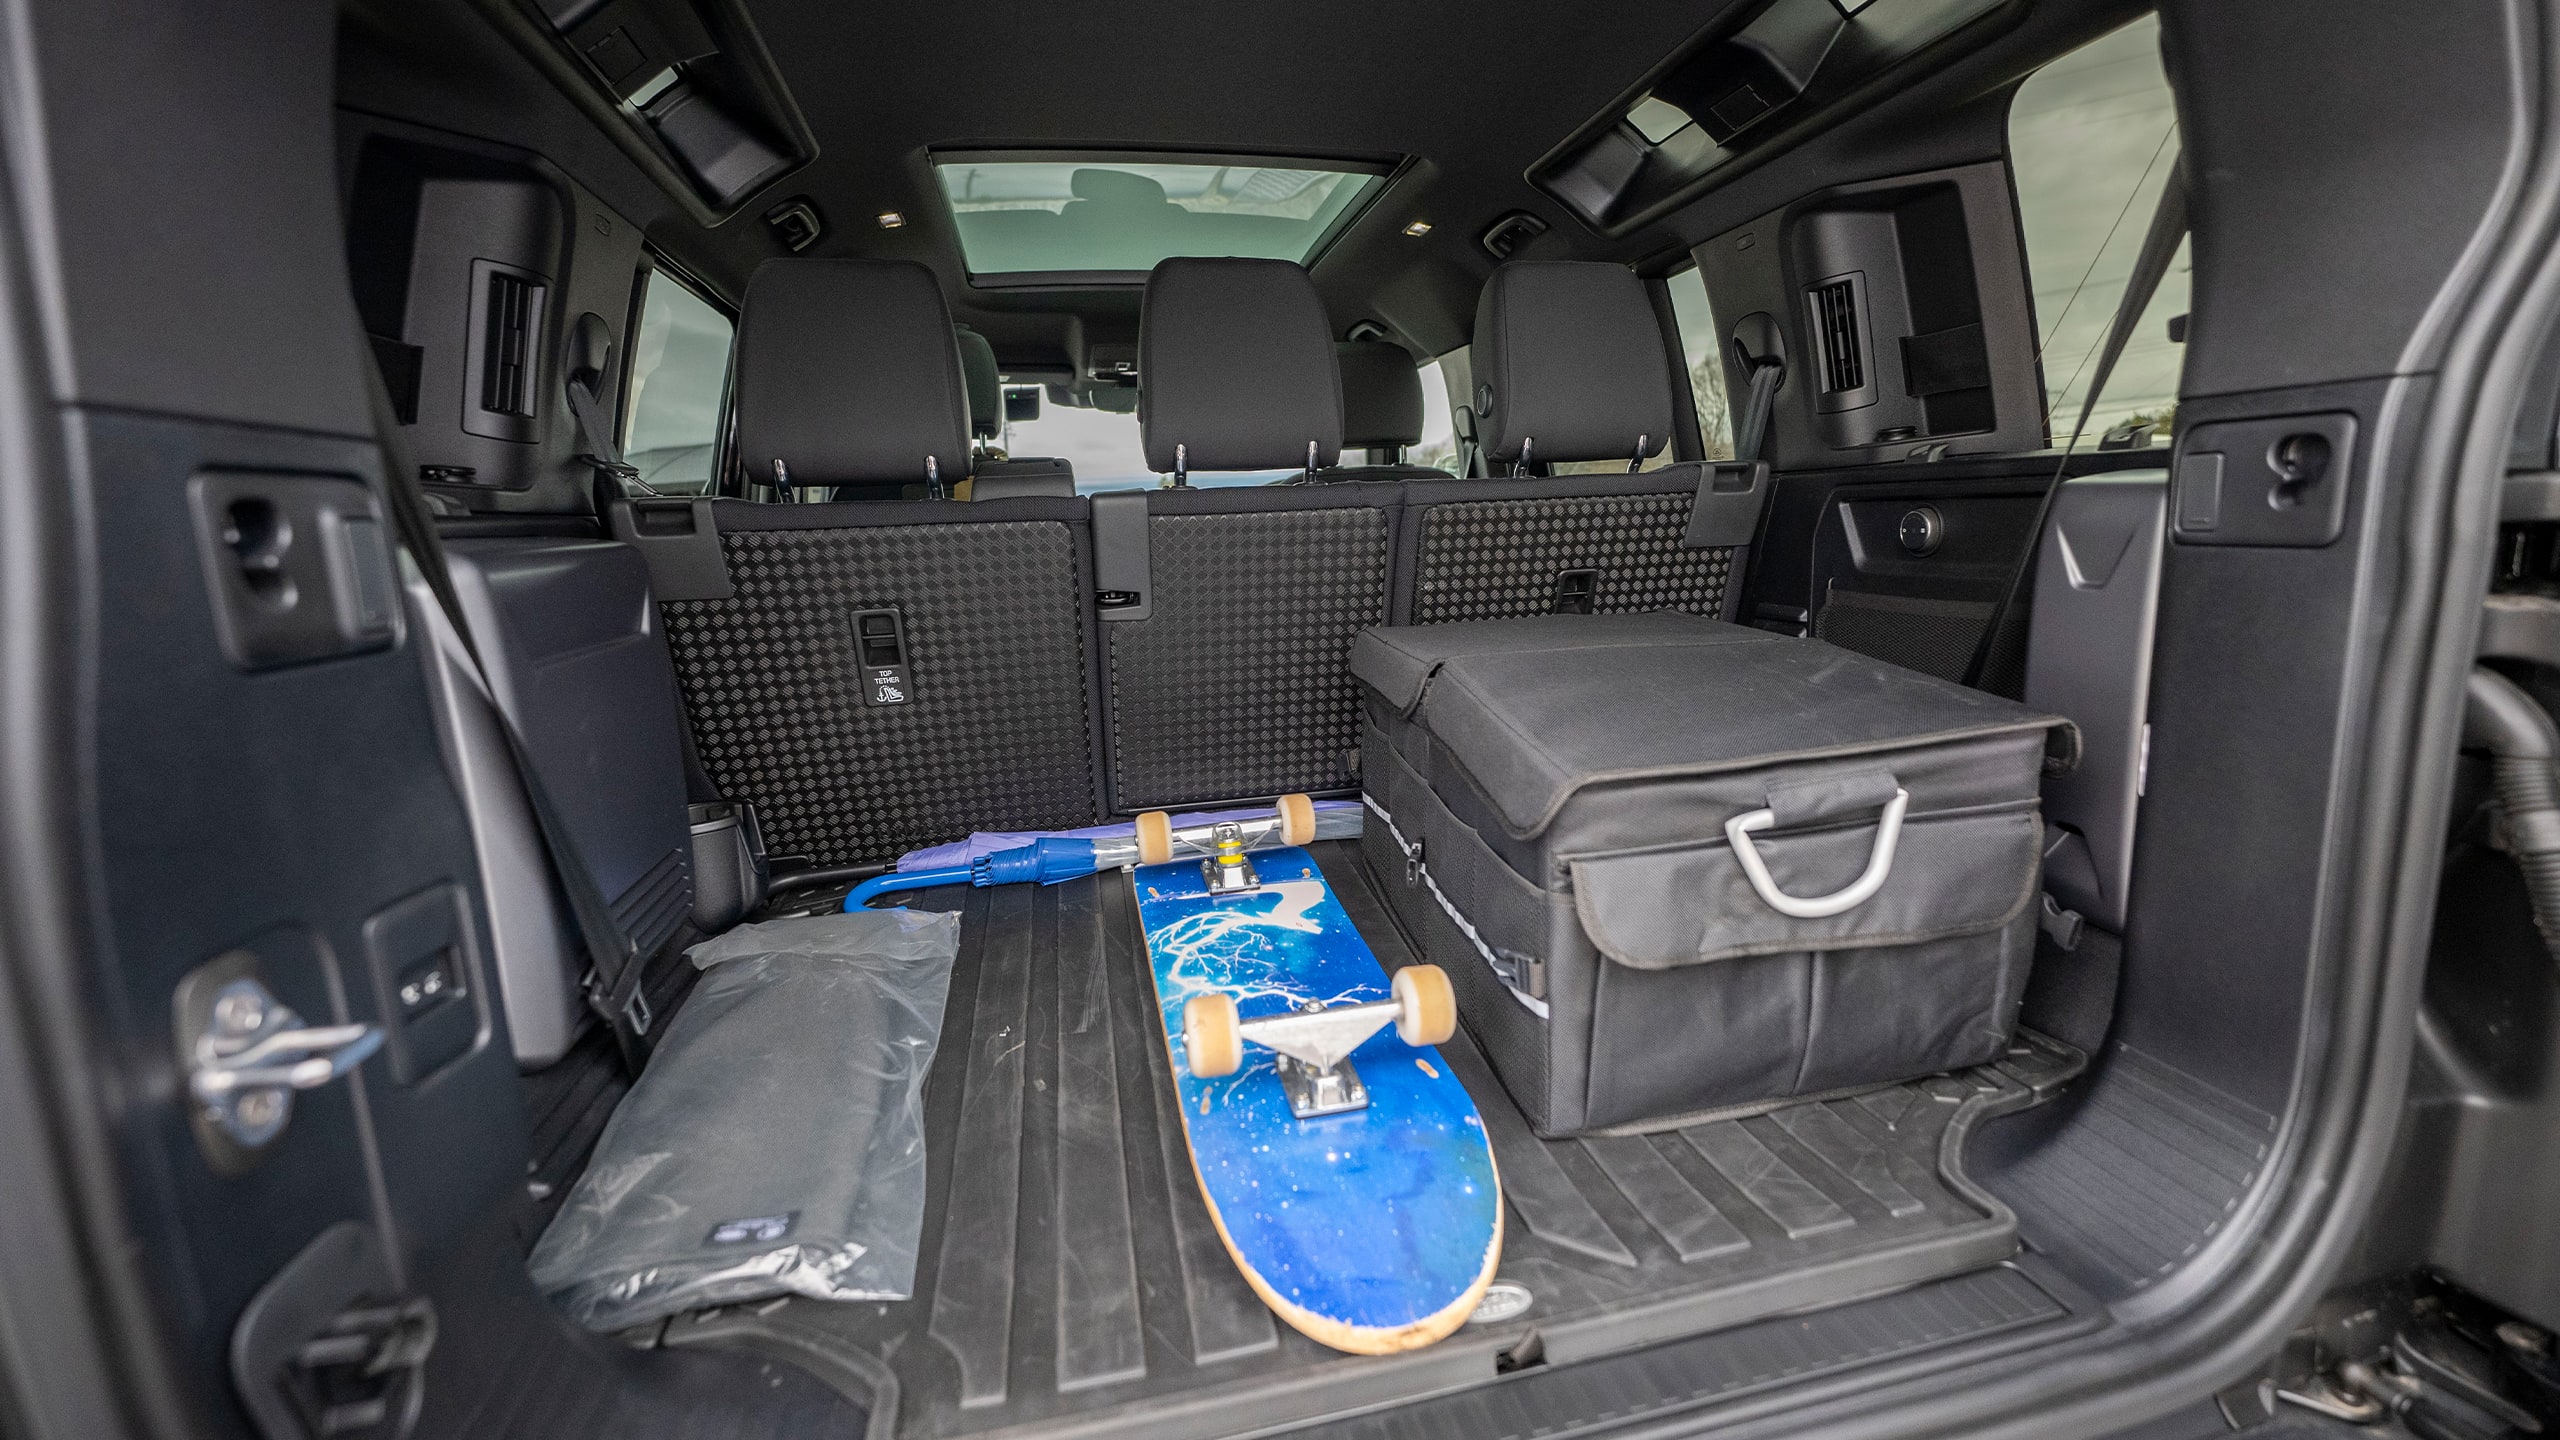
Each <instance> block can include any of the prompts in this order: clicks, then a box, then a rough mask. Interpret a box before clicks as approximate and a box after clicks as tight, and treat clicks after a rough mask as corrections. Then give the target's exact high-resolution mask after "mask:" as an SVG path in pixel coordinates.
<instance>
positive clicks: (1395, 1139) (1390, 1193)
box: [1135, 847, 1502, 1355]
mask: <svg viewBox="0 0 2560 1440" xmlns="http://www.w3.org/2000/svg"><path fill="white" fill-rule="evenodd" d="M1253 861H1254V866H1255V869H1256V871H1257V872H1258V874H1259V877H1260V880H1261V884H1260V887H1259V888H1258V889H1256V890H1254V891H1252V892H1250V893H1248V894H1243V895H1230V896H1219V897H1212V896H1211V895H1210V894H1209V892H1208V887H1207V883H1206V882H1205V881H1204V880H1203V878H1202V876H1201V865H1200V862H1198V861H1197V860H1175V861H1172V862H1170V863H1167V864H1162V865H1144V866H1140V867H1138V869H1137V870H1136V872H1135V882H1136V887H1137V895H1138V918H1139V923H1140V924H1141V925H1142V926H1143V927H1144V928H1145V931H1146V937H1147V951H1148V955H1149V958H1150V959H1151V961H1152V963H1153V969H1154V974H1155V982H1156V1000H1157V1004H1158V1007H1159V1010H1160V1012H1161V1016H1162V1019H1163V1022H1164V1025H1165V1037H1166V1049H1167V1051H1168V1053H1169V1054H1170V1055H1171V1057H1172V1061H1173V1083H1174V1088H1175V1090H1176V1091H1177V1093H1178V1094H1179V1095H1180V1097H1181V1101H1182V1124H1183V1130H1184V1135H1185V1138H1186V1139H1187V1140H1188V1141H1189V1143H1190V1148H1191V1161H1192V1168H1193V1170H1194V1171H1195V1172H1196V1174H1197V1175H1198V1177H1199V1181H1200V1193H1201V1195H1202V1196H1203V1197H1204V1198H1205V1199H1206V1200H1207V1201H1208V1204H1209V1214H1210V1218H1211V1219H1212V1220H1214V1221H1215V1222H1216V1224H1217V1227H1218V1235H1219V1238H1220V1239H1222V1240H1223V1241H1224V1242H1225V1243H1226V1247H1227V1253H1228V1254H1230V1255H1231V1256H1233V1257H1234V1259H1235V1262H1236V1267H1237V1268H1238V1269H1239V1270H1241V1271H1243V1272H1244V1277H1245V1279H1246V1281H1247V1282H1248V1283H1250V1284H1251V1285H1252V1286H1253V1289H1254V1291H1255V1293H1256V1294H1258V1295H1260V1296H1261V1297H1262V1300H1263V1302H1264V1303H1265V1304H1267V1305H1269V1306H1270V1307H1271V1308H1272V1310H1274V1311H1275V1312H1277V1313H1278V1314H1279V1316H1280V1317H1281V1318H1282V1319H1284V1320H1286V1321H1288V1322H1289V1323H1290V1324H1291V1325H1292V1326H1295V1327H1296V1328H1297V1329H1298V1330H1300V1331H1302V1332H1304V1333H1305V1334H1307V1335H1309V1336H1312V1337H1313V1338H1315V1339H1317V1340H1320V1341H1322V1342H1324V1343H1325V1344H1327V1345H1330V1346H1333V1347H1334V1348H1336V1349H1339V1350H1348V1351H1352V1352H1354V1353H1358V1354H1364V1355H1383V1354H1391V1353H1394V1352H1396V1351H1400V1350H1410V1349H1414V1348H1416V1347H1418V1346H1422V1345H1428V1344H1430V1343H1432V1342H1433V1341H1435V1340H1438V1339H1440V1338H1442V1337H1443V1336H1446V1335H1448V1334H1449V1333H1450V1332H1451V1331H1453V1330H1455V1329H1457V1328H1458V1327H1459V1326H1460V1325H1462V1324H1464V1323H1465V1322H1466V1319H1467V1316H1468V1315H1469V1314H1470V1313H1471V1312H1472V1311H1473V1310H1474V1309H1475V1306H1476V1302H1477V1301H1479V1300H1481V1299H1482V1298H1483V1297H1484V1292H1485V1287H1486V1285H1488V1284H1489V1283H1490V1282H1491V1281H1492V1279H1493V1271H1494V1266H1495V1264H1496V1263H1497V1262H1498V1261H1499V1260H1500V1259H1501V1256H1502V1191H1501V1185H1500V1182H1499V1180H1498V1178H1497V1176H1496V1175H1495V1172H1494V1164H1493V1151H1492V1149H1491V1147H1490V1145H1489V1144H1488V1143H1487V1141H1486V1138H1485V1129H1484V1122H1483V1120H1482V1119H1481V1118H1480V1117H1479V1116H1478V1115H1477V1114H1476V1107H1475V1101H1474V1100H1473V1099H1471V1098H1470V1097H1469V1096H1468V1094H1467V1091H1466V1088H1465V1087H1464V1086H1462V1085H1460V1084H1459V1083H1458V1081H1457V1078H1456V1076H1454V1075H1453V1074H1452V1073H1451V1072H1450V1070H1449V1067H1448V1066H1447V1065H1446V1064H1445V1063H1443V1062H1442V1061H1441V1059H1440V1056H1439V1052H1438V1051H1437V1050H1435V1049H1433V1048H1431V1047H1427V1046H1425V1047H1420V1048H1417V1047H1414V1046H1411V1045H1407V1044H1406V1043H1404V1041H1403V1040H1402V1039H1400V1038H1399V1037H1398V1035H1397V1033H1396V1029H1395V1027H1394V1026H1392V1025H1390V1026H1387V1027H1386V1028H1384V1029H1382V1030H1380V1031H1379V1032H1378V1033H1376V1034H1374V1035H1372V1036H1370V1037H1369V1038H1368V1039H1367V1040H1366V1041H1364V1042H1362V1043H1361V1044H1360V1046H1359V1048H1358V1049H1356V1050H1354V1051H1352V1052H1351V1063H1352V1065H1353V1066H1354V1067H1356V1069H1357V1071H1358V1075H1359V1079H1360V1081H1361V1084H1362V1086H1363V1087H1364V1088H1365V1090H1366V1093H1367V1096H1368V1104H1367V1106H1366V1107H1365V1108H1362V1109H1358V1110H1352V1111H1349V1112H1346V1113H1342V1114H1329V1115H1320V1116H1317V1117H1315V1118H1312V1119H1304V1120H1302V1119H1299V1118H1297V1117H1296V1116H1295V1115H1293V1114H1292V1113H1291V1110H1290V1103H1289V1099H1288V1096H1287V1095H1286V1093H1285V1092H1284V1089H1283V1087H1282V1084H1281V1080H1280V1077H1279V1074H1278V1070H1277V1064H1278V1057H1276V1056H1275V1055H1274V1054H1273V1053H1272V1052H1271V1051H1269V1050H1266V1049H1262V1048H1260V1047H1259V1046H1256V1047H1253V1048H1250V1049H1248V1050H1247V1051H1246V1052H1245V1055H1244V1063H1243V1065H1242V1067H1241V1068H1240V1069H1238V1070H1236V1071H1235V1073H1233V1074H1228V1075H1222V1076H1219V1077H1217V1078H1215V1079H1202V1078H1200V1077H1198V1076H1195V1075H1193V1074H1192V1073H1191V1068H1190V1066H1189V1064H1188V1063H1187V1059H1186V1056H1185V1054H1184V1048H1185V1047H1184V1041H1183V1007H1184V1005H1185V1003H1186V1002H1188V1001H1189V1000H1190V999H1191V998H1192V997H1193V996H1195V995H1200V994H1204V993H1210V992H1221V991H1222V992H1224V993H1226V994H1228V995H1231V996H1233V997H1234V998H1235V1002H1236V1009H1237V1013H1238V1014H1239V1015H1241V1017H1242V1018H1243V1019H1244V1020H1246V1021H1251V1020H1254V1019H1256V1018H1258V1017H1262V1016H1267V1015H1275V1014H1279V1013H1281V1012H1284V1011H1287V1010H1289V1009H1291V1008H1292V1007H1294V1006H1298V1005H1302V1004H1304V1003H1305V1002H1307V1001H1311V1000H1312V1001H1317V1002H1321V1003H1323V1004H1327V1005H1339V1004H1348V1003H1356V1002H1362V1001H1379V1000H1385V999H1387V998H1388V993H1389V986H1388V981H1387V975H1386V972H1385V970H1384V969H1383V968H1382V967H1381V966H1380V965H1379V964H1378V960H1377V957H1376V956H1375V955H1373V954H1371V953H1370V950H1369V947H1368V944H1367V943H1366V942H1365V941H1363V940H1362V939H1361V938H1360V935H1359V932H1358V931H1357V930H1355V929H1354V928H1353V927H1352V924H1351V917H1350V916H1349V915H1347V914H1345V913H1344V912H1343V909H1342V905H1341V903H1340V902H1339V901H1337V900H1335V899H1334V896H1333V891H1332V889H1331V888H1330V887H1329V886H1327V885H1326V884H1325V881H1324V876H1323V873H1322V872H1321V871H1319V870H1318V869H1317V868H1316V863H1315V860H1314V858H1313V857H1311V856H1309V855H1308V854H1307V852H1306V851H1304V850H1301V849H1297V848H1295V847H1283V848H1278V849H1269V850H1257V851H1255V852H1254V854H1253Z"/></svg>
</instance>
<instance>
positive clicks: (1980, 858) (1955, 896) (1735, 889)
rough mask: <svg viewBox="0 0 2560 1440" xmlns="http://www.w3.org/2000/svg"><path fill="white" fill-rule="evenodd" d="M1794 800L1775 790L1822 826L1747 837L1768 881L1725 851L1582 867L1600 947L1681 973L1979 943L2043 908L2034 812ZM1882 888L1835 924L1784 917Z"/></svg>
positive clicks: (1827, 919)
mask: <svg viewBox="0 0 2560 1440" xmlns="http://www.w3.org/2000/svg"><path fill="white" fill-rule="evenodd" d="M1825 783H1826V784H1828V783H1830V782H1825ZM1785 788H1787V787H1773V789H1772V794H1771V798H1772V801H1773V804H1772V805H1771V806H1770V807H1769V810H1771V811H1776V812H1777V813H1778V815H1779V816H1780V817H1789V812H1790V810H1791V809H1793V810H1794V812H1795V814H1794V816H1793V817H1792V818H1802V817H1803V816H1804V815H1805V813H1806V811H1807V810H1808V809H1810V810H1812V811H1813V812H1815V823H1813V824H1812V825H1811V826H1810V827H1809V828H1805V829H1801V830H1791V829H1788V828H1785V825H1784V823H1783V819H1782V820H1780V821H1779V822H1777V823H1771V824H1769V828H1763V829H1759V830H1756V831H1746V832H1744V833H1742V834H1741V835H1740V836H1739V839H1740V842H1741V843H1742V844H1746V845H1748V846H1749V847H1750V848H1751V851H1752V852H1753V857H1754V858H1756V859H1757V861H1758V866H1757V868H1758V869H1759V870H1760V871H1762V872H1763V873H1762V874H1761V875H1759V876H1754V875H1753V874H1752V873H1751V871H1752V869H1753V866H1752V865H1751V863H1750V861H1749V860H1746V859H1745V858H1744V857H1742V856H1741V855H1739V854H1737V850H1736V844H1735V841H1734V840H1732V839H1727V838H1724V837H1719V838H1717V839H1716V840H1714V841H1711V842H1709V843H1706V844H1702V845H1691V846H1682V847H1678V848H1665V849H1655V850H1643V851H1635V852H1629V853H1624V854H1616V855H1593V856H1581V857H1577V858H1574V859H1572V860H1570V861H1568V862H1567V867H1568V870H1569V873H1570V874H1571V876H1572V880H1573V903H1574V910H1575V914H1576V916H1577V918H1579V919H1580V920H1581V922H1582V928H1583V931H1584V933H1586V934H1588V935H1589V936H1590V937H1591V943H1592V944H1593V945H1594V946H1595V947H1596V948H1598V950H1599V951H1600V953H1601V954H1603V955H1606V956H1608V957H1609V958H1610V959H1611V960H1614V961H1616V962H1617V963H1619V964H1621V965H1628V966H1632V967H1634V968H1636V969H1639V970H1668V969H1673V968H1676V967H1679V966H1683V965H1696V964H1701V963H1704V962H1706V961H1711V960H1723V959H1729V958H1731V957H1734V956H1738V955H1769V954H1777V953H1781V952H1785V951H1790V950H1851V949H1864V948H1868V947H1873V946H1882V945H1911V944H1917V943H1919V942H1922V941H1927V940H1943V939H1951V938H1954V937H1956V936H1962V935H1979V934H1984V933H1987V932H1989V931H1992V930H1996V929H1998V928H2000V927H2001V926H2002V925H2005V924H2007V923H2008V922H2009V921H2011V920H2013V919H2015V918H2016V917H2017V916H2018V914H2019V913H2020V912H2021V911H2023V910H2024V909H2025V908H2026V906H2027V905H2028V904H2029V903H2030V902H2031V901H2032V900H2033V899H2034V898H2035V893H2036V880H2037V875H2038V859H2039V856H2040V853H2041V844H2042V839H2043V830H2044V827H2043V825H2042V823H2041V822H2040V821H2039V820H2038V818H2037V816H2036V813H2035V811H2034V810H2033V809H2031V808H2019V809H2014V810H1999V811H1988V812H1985V811H1968V812H1957V813H1953V814H1943V815H1922V814H1914V813H1909V812H1908V810H1907V806H1908V801H1907V799H1906V800H1901V801H1888V805H1889V806H1890V808H1887V807H1886V806H1877V805H1874V804H1872V800H1873V797H1871V796H1865V795H1863V794H1861V793H1859V792H1858V791H1854V790H1839V791H1835V793H1833V794H1830V795H1826V796H1823V797H1820V799H1822V800H1825V801H1828V802H1829V804H1827V805H1824V804H1816V805H1813V806H1810V807H1807V806H1804V805H1801V804H1800V805H1797V806H1794V807H1790V806H1789V805H1788V804H1787V800H1788V799H1790V798H1794V799H1798V800H1802V799H1804V798H1805V797H1783V796H1781V795H1779V794H1778V791H1779V790H1781V789H1785ZM1858 802H1866V803H1868V806H1869V808H1868V815H1867V818H1864V819H1863V820H1852V821H1842V820H1839V819H1837V818H1832V817H1830V816H1827V815H1822V814H1821V813H1820V812H1821V811H1822V810H1825V809H1836V808H1837V807H1838V806H1839V805H1840V804H1845V803H1858ZM1759 813H1767V812H1759ZM1738 818H1749V817H1747V816H1746V817H1738ZM1764 823H1767V822H1764ZM1880 845H1881V846H1882V847H1883V850H1882V853H1883V854H1884V858H1885V860H1886V861H1887V862H1888V863H1886V864H1884V865H1882V866H1879V865H1878V863H1877V860H1878V856H1879V853H1880V850H1879V847H1880ZM1879 869H1881V871H1882V873H1881V874H1880V875H1879V874H1876V873H1875V872H1876V871H1878V870H1879ZM1870 878H1872V881H1873V884H1872V889H1871V891H1870V892H1869V893H1867V894H1865V895H1863V896H1861V897H1858V898H1857V899H1856V900H1855V903H1852V904H1849V905H1847V906H1846V907H1845V908H1841V909H1839V910H1837V911H1836V912H1833V913H1814V914H1804V913H1788V910H1787V909H1786V908H1781V907H1780V906H1779V905H1777V904H1775V903H1773V898H1774V899H1778V900H1792V901H1798V902H1802V901H1807V900H1813V901H1820V900H1824V899H1830V898H1834V897H1838V896H1840V895H1842V894H1843V892H1848V891H1853V890H1855V889H1857V888H1858V887H1860V886H1861V884H1862V882H1866V881H1868V880H1870ZM1772 892H1774V896H1773V894H1772ZM1792 908H1795V909H1797V910H1804V909H1807V908H1811V909H1815V910H1819V909H1820V908H1821V907H1820V906H1819V905H1813V906H1806V905H1804V904H1797V905H1795V906H1794V907H1792Z"/></svg>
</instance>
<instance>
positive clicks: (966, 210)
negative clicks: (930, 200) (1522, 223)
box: [934, 157, 1383, 275]
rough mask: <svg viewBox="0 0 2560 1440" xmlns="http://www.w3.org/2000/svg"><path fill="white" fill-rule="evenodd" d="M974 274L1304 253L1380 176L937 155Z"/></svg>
mask: <svg viewBox="0 0 2560 1440" xmlns="http://www.w3.org/2000/svg"><path fill="white" fill-rule="evenodd" d="M934 171H935V173H936V174H937V175H939V176H940V177H941V179H942V193H943V198H944V199H946V200H948V201H949V202H950V204H951V217H952V220H953V222H954V223H955V224H956V225H957V226H958V227H959V231H960V254H961V258H962V261H963V263H964V264H966V265H967V267H968V269H969V273H970V274H972V275H1025V274H1097V273H1099V274H1110V273H1130V272H1136V273H1143V272H1145V271H1147V270H1151V269H1153V268H1155V264H1156V262H1157V261H1159V260H1163V259H1165V258H1167V257H1169V256H1174V255H1247V256H1256V257H1260V258H1264V259H1272V260H1296V261H1300V262H1302V263H1303V262H1305V261H1307V260H1308V259H1310V258H1312V257H1313V256H1314V254H1315V252H1316V251H1317V249H1319V248H1320V247H1321V246H1322V245H1323V244H1324V242H1325V240H1326V239H1327V238H1328V237H1330V236H1331V235H1332V233H1333V231H1334V229H1335V227H1336V226H1337V225H1339V224H1340V223H1341V221H1342V218H1343V217H1344V216H1345V215H1346V214H1348V213H1349V212H1350V211H1351V209H1352V208H1353V207H1354V206H1356V205H1358V204H1359V203H1360V202H1361V201H1362V200H1364V199H1366V198H1367V197H1368V196H1369V194H1370V192H1371V191H1373V190H1375V189H1376V188H1377V187H1378V186H1379V185H1380V184H1382V183H1383V177H1381V176H1378V175H1374V174H1368V173H1364V172H1358V171H1349V170H1326V169H1319V168H1310V167H1304V166H1291V165H1286V164H1266V163H1259V162H1257V163H1250V164H1245V163H1230V164H1216V163H1201V164H1163V163H1158V162H1155V161H1145V162H1137V161H1122V160H1103V159H1090V160H1080V159H1071V158H1070V159H1042V160H973V159H967V158H963V157H952V158H947V159H946V158H937V159H936V160H935V162H934Z"/></svg>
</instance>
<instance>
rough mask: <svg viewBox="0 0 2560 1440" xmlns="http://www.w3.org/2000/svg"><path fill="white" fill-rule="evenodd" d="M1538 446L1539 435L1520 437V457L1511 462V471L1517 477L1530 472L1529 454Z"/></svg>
mask: <svg viewBox="0 0 2560 1440" xmlns="http://www.w3.org/2000/svg"><path fill="white" fill-rule="evenodd" d="M1537 448H1538V437H1537V436H1535V435H1523V436H1521V437H1520V458H1519V459H1517V460H1514V461H1512V462H1511V473H1512V475H1513V476H1514V477H1515V478H1516V477H1518V476H1522V475H1526V474H1528V473H1529V464H1530V461H1529V456H1530V453H1531V452H1533V451H1535V450H1536V449H1537Z"/></svg>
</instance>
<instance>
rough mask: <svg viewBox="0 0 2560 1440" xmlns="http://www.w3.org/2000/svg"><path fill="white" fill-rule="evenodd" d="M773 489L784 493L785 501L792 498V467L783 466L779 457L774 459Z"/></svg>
mask: <svg viewBox="0 0 2560 1440" xmlns="http://www.w3.org/2000/svg"><path fill="white" fill-rule="evenodd" d="M773 488H774V489H776V490H779V491H781V492H782V498H783V499H785V500H788V499H790V498H792V496H791V467H790V466H788V465H785V464H783V463H782V457H781V456H779V455H776V456H774V457H773Z"/></svg>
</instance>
